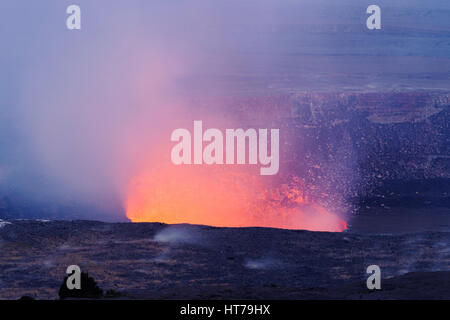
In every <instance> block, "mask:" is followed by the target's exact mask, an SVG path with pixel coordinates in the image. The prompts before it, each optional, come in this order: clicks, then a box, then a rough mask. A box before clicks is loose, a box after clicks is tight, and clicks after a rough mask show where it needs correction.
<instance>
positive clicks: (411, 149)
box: [196, 91, 450, 204]
mask: <svg viewBox="0 0 450 320" xmlns="http://www.w3.org/2000/svg"><path fill="white" fill-rule="evenodd" d="M449 98H450V93H448V92H426V91H415V92H410V91H407V92H370V93H363V92H356V93H352V92H343V93H328V92H326V93H318V92H301V93H298V92H297V93H290V94H279V95H271V96H258V97H250V96H247V97H239V98H236V97H235V98H220V99H216V98H215V99H212V98H211V99H208V100H206V101H205V100H203V101H196V105H197V106H198V107H199V108H200V109H202V108H205V109H206V108H212V106H214V108H215V109H217V110H219V111H217V110H215V111H214V112H216V113H217V112H223V113H224V114H225V115H228V116H231V117H233V118H234V119H235V121H236V122H238V123H240V124H241V125H242V126H243V127H256V128H258V127H260V128H261V127H274V128H277V127H278V128H280V139H281V141H280V145H281V147H280V148H281V150H280V152H281V160H280V161H281V166H280V172H281V174H282V175H291V174H294V175H297V176H299V177H301V178H303V179H304V180H305V182H306V184H307V185H310V186H311V185H314V186H316V187H317V186H318V188H317V189H319V190H320V192H319V193H320V194H325V195H326V196H328V195H330V194H340V195H343V197H344V198H354V199H356V198H372V197H374V196H376V197H382V198H386V197H389V196H393V197H395V196H399V195H401V194H402V197H403V198H404V197H405V196H407V197H410V196H411V197H418V196H420V195H424V194H425V193H428V196H432V197H438V198H439V199H440V200H439V201H440V202H441V203H440V204H443V203H442V201H444V204H450V201H448V200H443V199H447V196H449V195H448V194H447V191H446V190H448V188H447V186H448V185H450V184H449V182H448V181H447V179H450V100H449ZM312 189H314V188H312ZM311 191H312V192H313V193H314V192H316V191H317V190H316V191H313V190H311ZM316 193H317V192H316ZM319 193H317V194H318V195H319V196H320V194H319ZM424 201H425V202H426V201H428V202H429V201H430V200H429V199H428V200H424Z"/></svg>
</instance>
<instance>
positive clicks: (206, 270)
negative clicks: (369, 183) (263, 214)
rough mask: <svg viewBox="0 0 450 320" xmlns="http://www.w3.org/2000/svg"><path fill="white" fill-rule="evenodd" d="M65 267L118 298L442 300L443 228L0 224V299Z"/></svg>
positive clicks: (445, 269)
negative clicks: (374, 273)
mask: <svg viewBox="0 0 450 320" xmlns="http://www.w3.org/2000/svg"><path fill="white" fill-rule="evenodd" d="M73 264H76V265H79V266H80V267H81V269H82V271H86V272H89V274H90V275H91V276H93V278H94V279H95V280H96V281H97V282H98V284H99V285H100V287H101V288H103V289H104V290H108V289H114V290H116V291H117V292H119V293H120V295H121V298H124V299H329V298H331V299H336V298H339V299H341V298H343V299H405V298H408V299H409V298H412V299H414V298H430V299H450V233H449V232H437V231H435V232H419V233H397V234H384V235H381V234H370V233H366V234H361V233H357V232H353V231H349V232H343V233H329V232H309V231H300V230H298V231H293V230H279V229H269V228H213V227H207V226H192V225H164V224H156V223H149V224H133V223H103V222H93V221H72V222H70V221H36V220H12V221H8V222H7V221H2V222H1V224H0V298H1V299H17V298H20V297H21V296H24V295H28V296H32V297H35V298H38V299H57V298H58V289H59V286H60V285H61V283H62V280H63V278H64V276H65V271H66V268H67V266H69V265H73ZM372 264H377V265H379V266H380V267H381V270H382V278H383V280H382V290H381V291H377V292H369V291H368V289H367V288H366V287H365V283H366V279H367V277H368V275H366V274H365V271H366V268H367V266H369V265H372Z"/></svg>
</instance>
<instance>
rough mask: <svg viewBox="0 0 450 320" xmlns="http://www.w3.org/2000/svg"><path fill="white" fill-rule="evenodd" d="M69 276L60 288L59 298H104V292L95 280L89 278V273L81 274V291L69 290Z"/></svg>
mask: <svg viewBox="0 0 450 320" xmlns="http://www.w3.org/2000/svg"><path fill="white" fill-rule="evenodd" d="M67 279H68V276H66V277H65V278H64V281H63V283H62V284H61V287H60V288H59V298H60V299H67V298H77V299H100V298H102V297H103V290H102V289H100V288H99V286H98V285H97V283H96V282H95V280H94V278H92V277H89V274H88V273H87V272H81V289H79V290H78V289H73V290H70V289H69V288H67Z"/></svg>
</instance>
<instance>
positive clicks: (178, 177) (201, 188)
mask: <svg viewBox="0 0 450 320" xmlns="http://www.w3.org/2000/svg"><path fill="white" fill-rule="evenodd" d="M265 184H267V183H264V180H263V178H261V177H260V176H258V175H256V174H254V173H249V171H248V170H247V169H246V168H244V169H242V168H238V167H237V166H233V167H231V166H209V167H207V166H180V167H176V166H168V167H165V168H155V169H153V170H148V171H147V172H146V173H144V174H140V175H138V176H137V177H135V178H134V179H133V181H132V182H131V184H130V187H129V189H128V194H127V200H126V211H127V216H128V218H129V219H130V220H131V221H133V222H163V223H168V224H176V223H190V224H203V225H210V226H217V227H273V228H282V229H305V230H311V231H334V232H340V231H343V230H345V229H346V228H347V224H346V222H345V221H344V220H343V219H342V218H340V217H339V216H338V215H336V214H334V213H332V212H329V211H328V210H326V209H325V208H324V207H322V206H320V205H318V204H313V203H309V202H308V201H307V199H306V198H305V196H304V195H303V194H302V191H301V190H299V188H298V185H296V184H292V183H291V184H286V185H282V186H281V187H278V188H275V189H273V188H268V187H267V186H266V185H265Z"/></svg>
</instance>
